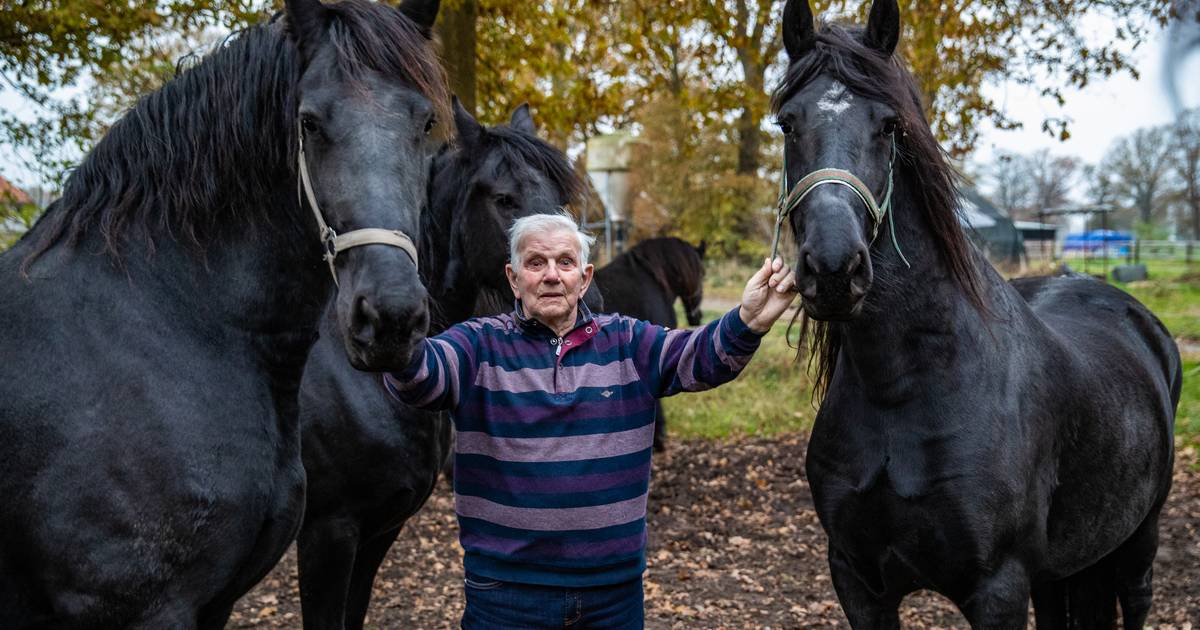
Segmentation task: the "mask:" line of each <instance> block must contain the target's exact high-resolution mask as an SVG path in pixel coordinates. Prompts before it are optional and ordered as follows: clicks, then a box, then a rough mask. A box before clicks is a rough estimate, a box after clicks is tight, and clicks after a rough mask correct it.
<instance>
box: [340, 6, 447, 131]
mask: <svg viewBox="0 0 1200 630" xmlns="http://www.w3.org/2000/svg"><path fill="white" fill-rule="evenodd" d="M325 6H326V8H327V9H328V10H329V13H330V15H331V18H332V19H331V22H330V25H329V34H330V40H331V42H332V44H333V46H334V48H335V49H336V50H337V53H338V55H337V57H338V68H339V69H340V70H341V71H342V72H343V73H344V74H345V75H346V76H348V77H351V78H357V77H361V76H362V75H363V73H364V72H365V71H368V70H371V71H375V72H380V73H383V74H385V75H388V76H400V77H404V78H405V79H406V80H408V81H410V82H411V83H412V85H413V88H414V89H416V90H417V91H418V92H420V93H421V94H424V95H425V97H426V98H428V99H429V100H430V102H431V103H432V104H433V108H434V114H435V116H436V118H437V120H438V121H439V123H440V124H439V125H438V126H437V128H438V130H439V132H440V133H441V134H442V135H443V137H445V138H447V139H449V138H450V137H451V136H452V135H453V131H454V125H453V124H451V121H452V120H453V119H454V114H453V109H452V108H451V105H450V89H449V87H448V84H447V80H446V72H445V69H444V68H443V67H442V64H441V62H439V61H438V56H437V53H436V51H435V50H434V48H433V43H432V42H431V41H430V40H429V38H427V37H425V34H424V33H423V32H422V30H421V28H420V27H419V26H417V24H416V23H415V22H413V21H412V20H411V19H410V18H409V17H408V16H406V15H404V14H403V13H401V12H400V11H398V10H396V9H395V8H393V7H390V6H388V5H386V4H383V3H380V2H369V1H367V0H342V1H341V2H337V3H334V4H328V5H325Z"/></svg>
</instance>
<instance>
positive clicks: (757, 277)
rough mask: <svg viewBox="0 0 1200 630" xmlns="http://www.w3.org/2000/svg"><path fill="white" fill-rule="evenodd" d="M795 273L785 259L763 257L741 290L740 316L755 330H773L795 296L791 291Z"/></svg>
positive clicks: (761, 331)
mask: <svg viewBox="0 0 1200 630" xmlns="http://www.w3.org/2000/svg"><path fill="white" fill-rule="evenodd" d="M795 286H796V276H795V275H794V274H792V270H791V268H789V267H788V266H787V265H785V264H783V260H782V259H779V258H776V259H775V260H763V266H762V268H761V269H759V270H758V271H756V272H755V273H754V275H753V276H751V277H750V281H749V282H747V283H746V290H745V291H743V292H742V307H741V308H740V309H738V315H740V316H741V317H742V321H743V322H745V323H746V325H747V326H749V327H750V330H753V331H754V332H756V333H760V334H762V333H765V332H767V331H768V330H771V325H772V324H774V323H775V320H777V319H779V316H780V315H783V312H784V311H786V310H787V308H788V306H790V305H791V303H792V300H793V299H795V297H796V294H795V293H794V292H793V291H792V289H793V288H795Z"/></svg>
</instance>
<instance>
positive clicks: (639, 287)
mask: <svg viewBox="0 0 1200 630" xmlns="http://www.w3.org/2000/svg"><path fill="white" fill-rule="evenodd" d="M596 284H599V285H600V290H601V291H602V292H603V294H604V310H605V311H606V312H609V313H620V314H622V315H626V316H629V317H633V318H636V319H640V320H644V321H648V322H650V323H652V324H657V325H659V326H667V327H670V328H675V327H676V326H678V318H677V317H676V316H675V296H674V295H668V294H667V291H666V290H665V289H663V288H662V286H661V285H660V284H659V283H658V281H657V280H655V279H654V277H652V276H651V275H650V274H648V273H646V272H645V271H644V270H643V269H641V268H640V267H639V266H637V265H633V264H630V262H629V261H628V260H627V259H624V258H619V259H617V260H614V261H613V262H612V263H611V264H609V265H606V266H604V267H602V268H601V269H599V270H597V271H596Z"/></svg>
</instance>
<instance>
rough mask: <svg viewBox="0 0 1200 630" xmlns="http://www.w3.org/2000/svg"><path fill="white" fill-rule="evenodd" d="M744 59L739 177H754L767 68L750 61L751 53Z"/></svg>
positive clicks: (743, 55)
mask: <svg viewBox="0 0 1200 630" xmlns="http://www.w3.org/2000/svg"><path fill="white" fill-rule="evenodd" d="M739 56H741V57H742V59H741V61H742V72H743V74H744V75H745V81H746V96H745V99H746V101H745V102H744V103H743V104H742V114H741V116H738V122H737V130H738V155H737V173H738V175H754V174H755V173H757V172H758V165H759V159H760V157H761V156H760V155H759V153H760V152H761V151H762V130H760V129H759V123H760V122H761V121H760V120H759V116H760V108H761V104H760V103H759V101H760V100H763V99H765V98H766V93H765V92H764V91H763V84H764V83H765V79H764V76H763V75H764V74H766V68H764V67H762V66H761V65H759V64H756V63H754V62H753V60H751V59H750V51H743V52H742V53H741V55H739Z"/></svg>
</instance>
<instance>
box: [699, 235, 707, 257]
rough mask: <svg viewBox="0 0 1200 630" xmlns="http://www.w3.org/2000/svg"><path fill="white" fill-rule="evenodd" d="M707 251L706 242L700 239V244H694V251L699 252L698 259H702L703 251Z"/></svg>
mask: <svg viewBox="0 0 1200 630" xmlns="http://www.w3.org/2000/svg"><path fill="white" fill-rule="evenodd" d="M706 251H708V242H707V241H705V240H704V239H700V244H699V245H697V246H696V253H697V254H700V260H704V252H706Z"/></svg>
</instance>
